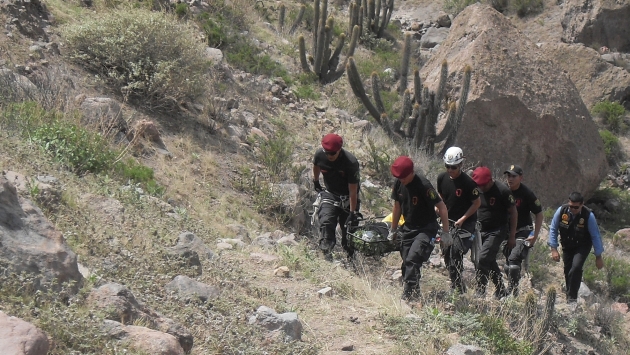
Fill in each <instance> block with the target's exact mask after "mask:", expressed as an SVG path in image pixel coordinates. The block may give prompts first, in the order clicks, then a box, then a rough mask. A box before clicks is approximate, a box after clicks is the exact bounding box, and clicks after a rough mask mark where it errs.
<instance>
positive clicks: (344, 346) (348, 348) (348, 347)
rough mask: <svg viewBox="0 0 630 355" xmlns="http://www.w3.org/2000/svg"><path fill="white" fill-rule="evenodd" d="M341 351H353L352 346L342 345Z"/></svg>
mask: <svg viewBox="0 0 630 355" xmlns="http://www.w3.org/2000/svg"><path fill="white" fill-rule="evenodd" d="M341 351H354V345H353V344H344V345H342V346H341Z"/></svg>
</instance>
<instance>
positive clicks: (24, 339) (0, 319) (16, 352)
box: [0, 311, 49, 355]
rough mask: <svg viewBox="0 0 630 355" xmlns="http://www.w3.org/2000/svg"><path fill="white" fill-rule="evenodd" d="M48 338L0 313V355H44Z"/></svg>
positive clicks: (27, 324) (34, 328)
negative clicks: (0, 350) (0, 352)
mask: <svg viewBox="0 0 630 355" xmlns="http://www.w3.org/2000/svg"><path fill="white" fill-rule="evenodd" d="M48 348H49V344H48V338H47V337H46V334H45V333H44V332H42V331H41V330H40V329H38V328H37V327H36V326H34V325H32V324H31V323H28V322H26V321H23V320H21V319H19V318H16V317H10V316H9V315H7V314H6V313H4V312H2V311H0V349H2V354H7V355H9V354H11V355H46V354H47V353H48Z"/></svg>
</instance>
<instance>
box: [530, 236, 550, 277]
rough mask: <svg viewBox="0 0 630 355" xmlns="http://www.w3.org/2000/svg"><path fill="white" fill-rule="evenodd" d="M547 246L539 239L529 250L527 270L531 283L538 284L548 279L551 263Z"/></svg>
mask: <svg viewBox="0 0 630 355" xmlns="http://www.w3.org/2000/svg"><path fill="white" fill-rule="evenodd" d="M549 253H550V250H549V247H548V246H547V245H546V244H545V243H543V242H540V241H537V242H536V244H534V247H533V248H531V249H530V250H529V256H528V260H529V261H528V266H527V267H528V271H529V274H530V275H531V282H532V285H534V286H535V287H536V286H539V285H543V284H545V283H546V281H547V280H548V279H549V264H551V256H550V254H549Z"/></svg>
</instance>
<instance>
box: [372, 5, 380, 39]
mask: <svg viewBox="0 0 630 355" xmlns="http://www.w3.org/2000/svg"><path fill="white" fill-rule="evenodd" d="M380 16H381V0H375V2H374V23H373V24H372V26H373V27H374V31H377V30H378V28H379V27H378V25H379V20H380Z"/></svg>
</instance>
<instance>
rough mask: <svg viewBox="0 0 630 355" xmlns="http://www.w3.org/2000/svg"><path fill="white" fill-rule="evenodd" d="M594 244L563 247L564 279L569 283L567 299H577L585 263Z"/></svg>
mask: <svg viewBox="0 0 630 355" xmlns="http://www.w3.org/2000/svg"><path fill="white" fill-rule="evenodd" d="M592 247H593V245H592V244H588V245H585V246H581V247H575V248H569V249H565V248H564V247H562V261H563V263H564V281H565V282H566V285H567V290H566V294H567V301H576V300H577V297H578V291H579V290H580V284H581V283H582V273H583V272H584V269H583V267H584V263H585V262H586V258H587V257H588V254H589V253H590V252H591V248H592Z"/></svg>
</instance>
